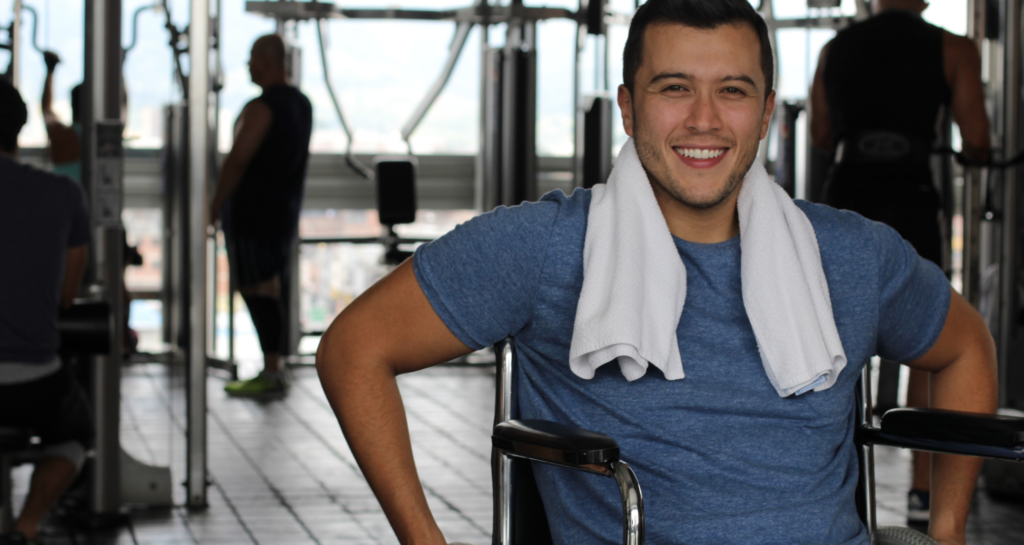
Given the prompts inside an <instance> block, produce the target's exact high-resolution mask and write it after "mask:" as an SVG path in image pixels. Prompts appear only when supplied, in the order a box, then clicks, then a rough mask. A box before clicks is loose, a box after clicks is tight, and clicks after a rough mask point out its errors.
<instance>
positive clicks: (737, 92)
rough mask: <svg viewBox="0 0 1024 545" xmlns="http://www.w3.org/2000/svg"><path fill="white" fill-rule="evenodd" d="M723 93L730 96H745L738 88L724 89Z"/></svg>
mask: <svg viewBox="0 0 1024 545" xmlns="http://www.w3.org/2000/svg"><path fill="white" fill-rule="evenodd" d="M725 92H726V93H728V94H730V95H745V94H747V93H746V92H744V91H743V89H740V88H739V87H726V88H725Z"/></svg>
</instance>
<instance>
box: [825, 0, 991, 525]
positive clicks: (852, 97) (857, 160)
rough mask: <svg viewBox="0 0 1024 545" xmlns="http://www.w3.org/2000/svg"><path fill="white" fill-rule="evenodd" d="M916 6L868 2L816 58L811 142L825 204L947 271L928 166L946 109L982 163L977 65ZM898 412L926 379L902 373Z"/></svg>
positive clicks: (915, 508)
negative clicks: (828, 160) (854, 215)
mask: <svg viewBox="0 0 1024 545" xmlns="http://www.w3.org/2000/svg"><path fill="white" fill-rule="evenodd" d="M927 7H928V3H927V2H924V1H923V0H875V1H874V4H873V11H874V14H875V15H874V16H873V17H872V18H871V19H869V20H867V21H864V22H862V23H858V24H855V25H853V26H851V27H850V28H847V29H845V30H843V31H841V32H839V34H838V35H836V37H835V38H834V39H833V40H832V41H831V42H829V43H828V44H826V45H825V47H824V48H822V50H821V56H820V58H819V60H818V68H817V72H816V73H815V75H814V83H813V86H812V88H811V94H810V103H811V141H812V144H813V145H814V146H815V147H817V148H819V149H822V150H824V151H827V152H829V153H832V154H833V155H834V158H835V164H834V165H833V166H832V169H831V171H830V173H829V179H828V182H827V184H826V186H825V191H824V201H825V203H826V204H828V205H831V206H833V207H836V208H843V209H848V210H853V211H855V212H858V213H860V214H861V215H863V216H865V217H867V218H868V219H872V220H875V221H880V222H882V223H885V224H887V225H889V226H891V227H893V228H894V229H896V231H897V232H898V233H899V234H900V235H901V236H902V237H903V238H905V239H906V240H907V241H908V242H910V243H911V244H912V245H913V246H914V248H915V249H916V250H917V252H918V254H920V255H921V257H924V258H925V259H928V260H930V261H932V262H934V263H935V264H936V265H938V266H939V267H941V268H943V270H946V266H945V259H944V256H945V253H946V249H945V248H943V245H944V244H945V237H944V236H943V230H944V228H943V219H942V210H943V206H942V198H941V196H940V195H939V194H938V192H937V191H936V190H935V185H934V183H933V177H932V172H931V168H930V167H929V158H930V155H931V150H932V149H933V148H934V147H935V145H936V143H937V142H938V134H937V130H936V129H937V127H938V126H939V124H940V123H941V120H942V118H943V116H944V112H945V111H948V109H949V108H952V113H953V118H954V119H955V120H956V123H957V125H958V126H959V127H960V135H961V137H962V139H963V151H964V154H965V155H966V156H967V157H968V158H969V159H971V160H973V161H978V162H983V161H987V160H988V158H989V123H988V117H987V116H986V114H985V107H984V103H985V96H984V90H983V87H982V82H981V59H980V56H979V55H978V50H977V48H976V47H975V46H974V43H973V42H971V40H969V39H968V38H965V37H963V36H957V35H955V34H951V33H949V32H946V31H945V30H943V29H941V28H939V27H936V26H934V25H931V24H929V23H927V22H925V21H924V20H923V19H922V18H921V13H922V12H923V11H924V10H925V8H927ZM907 405H908V406H910V407H927V406H928V405H929V374H928V373H926V372H924V371H918V370H911V371H910V384H909V386H908V389H907ZM913 460H914V463H913V467H914V470H913V471H914V474H913V482H912V485H911V490H910V492H909V494H908V501H907V518H908V521H910V522H914V523H927V522H928V507H929V503H930V498H929V496H930V494H929V490H930V489H931V483H930V480H931V454H929V453H926V452H914V457H913Z"/></svg>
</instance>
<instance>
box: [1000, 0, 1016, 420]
mask: <svg viewBox="0 0 1024 545" xmlns="http://www.w3.org/2000/svg"><path fill="white" fill-rule="evenodd" d="M1004 6H1005V8H1004V23H1005V27H1004V34H1003V119H1004V122H1005V125H1004V130H1003V154H1004V156H1005V157H1012V156H1013V155H1014V154H1015V153H1017V145H1018V142H1017V127H1018V123H1019V119H1018V115H1019V110H1018V104H1019V102H1020V67H1019V64H1020V0H1005V2H1004ZM1002 231H1003V233H1002V235H1003V236H1002V241H1001V242H1002V251H1001V256H1000V267H999V276H1000V278H999V291H1000V294H999V295H1000V297H999V298H1000V301H1001V304H1000V306H999V322H1000V324H999V402H1000V405H1002V404H1004V403H1005V402H1006V399H1007V396H1006V394H1007V392H1006V382H1007V378H1008V376H1007V375H1008V373H1007V371H1008V369H1009V365H1010V350H1011V349H1012V347H1013V340H1014V338H1015V337H1016V336H1017V335H1016V329H1017V274H1016V273H1017V252H1016V245H1017V167H1015V166H1011V167H1009V168H1007V169H1006V170H1005V171H1004V174H1003V225H1002Z"/></svg>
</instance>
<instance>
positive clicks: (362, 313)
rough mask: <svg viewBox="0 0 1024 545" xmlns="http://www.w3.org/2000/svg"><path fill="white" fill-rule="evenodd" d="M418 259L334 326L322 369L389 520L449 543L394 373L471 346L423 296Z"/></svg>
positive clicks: (402, 530) (430, 542)
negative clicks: (416, 459)
mask: <svg viewBox="0 0 1024 545" xmlns="http://www.w3.org/2000/svg"><path fill="white" fill-rule="evenodd" d="M412 263H413V262H412V259H409V260H407V261H406V262H405V263H403V264H402V265H400V266H399V267H398V268H397V269H395V271H394V272H392V273H391V274H390V275H388V276H387V277H385V278H384V279H383V280H381V281H380V282H377V283H376V284H375V285H374V286H373V287H371V288H370V289H369V290H367V291H366V293H364V294H363V295H361V296H360V297H359V298H358V299H356V300H355V301H353V302H352V304H350V305H349V306H348V307H347V308H346V309H345V310H344V312H342V313H341V315H339V316H338V317H337V318H336V319H335V320H334V323H332V324H331V327H330V328H328V330H327V332H326V333H325V334H324V336H323V338H322V339H321V341H320V348H319V349H318V350H317V355H316V367H317V371H318V372H319V374H320V382H321V384H322V385H323V388H324V392H325V393H326V394H327V399H328V400H329V401H330V403H331V407H332V408H333V409H334V413H335V414H336V415H337V417H338V422H339V423H341V429H342V431H343V432H344V433H345V438H346V439H347V440H348V444H349V447H350V448H351V449H352V453H353V454H354V455H355V457H356V460H357V461H358V462H359V467H360V468H361V469H362V471H363V474H364V475H365V476H366V480H367V482H369V483H370V487H371V488H372V489H373V492H374V494H375V495H376V496H377V500H378V501H380V504H381V507H383V509H384V512H385V514H387V517H388V521H389V522H390V523H391V526H392V528H394V530H395V534H396V535H397V536H398V539H399V541H400V542H401V543H402V544H403V545H409V544H415V545H420V544H425V545H443V544H444V543H445V541H444V537H443V536H442V535H441V531H440V529H439V528H438V526H437V523H436V522H435V521H434V518H433V515H431V513H430V509H429V508H428V507H427V500H426V497H425V496H424V494H423V487H422V486H421V485H420V480H419V476H418V475H417V473H416V466H415V464H414V463H413V457H412V446H411V444H410V440H409V428H408V424H407V422H406V419H405V408H404V407H403V405H402V398H401V395H400V393H399V391H398V384H397V382H396V380H395V377H396V376H397V375H399V374H401V373H408V372H411V371H416V370H419V369H423V368H425V367H429V366H431V365H436V364H438V363H443V362H445V361H449V360H451V359H453V358H456V357H458V356H461V355H464V354H468V353H470V352H472V349H470V348H469V347H467V346H466V345H465V344H463V343H462V342H461V341H459V340H458V338H456V337H455V335H453V334H452V333H451V331H449V330H448V327H447V326H445V325H444V322H442V321H441V319H440V318H439V317H438V316H437V313H435V312H434V309H433V307H431V306H430V302H429V301H428V300H427V298H426V296H425V295H424V294H423V290H422V289H421V288H420V286H419V283H418V282H417V280H416V276H415V274H414V273H413V267H412Z"/></svg>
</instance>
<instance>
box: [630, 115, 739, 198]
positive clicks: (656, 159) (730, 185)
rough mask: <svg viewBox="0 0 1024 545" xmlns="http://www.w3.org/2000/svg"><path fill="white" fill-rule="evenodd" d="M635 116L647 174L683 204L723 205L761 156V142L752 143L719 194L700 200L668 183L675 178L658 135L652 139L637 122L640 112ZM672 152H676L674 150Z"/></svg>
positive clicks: (642, 161) (637, 140)
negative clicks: (662, 154)
mask: <svg viewBox="0 0 1024 545" xmlns="http://www.w3.org/2000/svg"><path fill="white" fill-rule="evenodd" d="M633 119H634V125H633V127H634V134H635V135H636V137H635V138H634V143H635V144H636V153H637V156H638V157H639V158H640V164H641V166H643V168H644V171H645V172H646V173H647V177H648V178H649V179H650V180H651V181H652V182H654V183H655V184H657V185H658V187H660V188H661V189H662V191H664V192H665V193H668V194H669V195H671V196H672V198H673V199H675V200H677V201H679V202H680V203H681V204H683V205H685V206H687V207H689V208H693V209H696V210H710V209H712V208H715V207H717V206H719V205H721V204H722V203H723V202H725V201H726V200H727V199H728V198H729V197H730V196H732V194H733V193H735V192H736V191H737V190H738V189H739V187H740V185H742V184H743V178H744V177H745V176H746V175H747V171H749V170H750V166H751V165H753V164H754V159H755V158H756V157H757V144H756V142H754V145H752V146H748V147H747V151H746V152H744V155H743V156H741V157H740V158H739V160H738V161H736V167H735V168H733V170H732V172H730V173H729V178H728V179H727V180H726V183H725V185H724V186H722V189H721V190H720V191H719V192H718V193H717V194H715V195H712V196H711V197H710V198H706V199H697V198H696V197H694V196H692V195H689V194H688V193H687V191H686V189H685V188H684V187H682V184H672V183H667V182H668V181H669V180H671V173H670V171H669V168H668V165H666V164H664V162H663V161H662V157H661V154H660V153H659V147H658V145H657V144H656V143H655V142H656V140H655V139H654V138H648V135H647V133H646V131H644V127H643V125H640V124H637V123H636V121H635V120H636V119H637V118H636V113H635V112H634V114H633ZM730 149H731V150H735V149H736V147H735V146H730ZM672 153H675V151H674V150H673V151H672Z"/></svg>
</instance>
